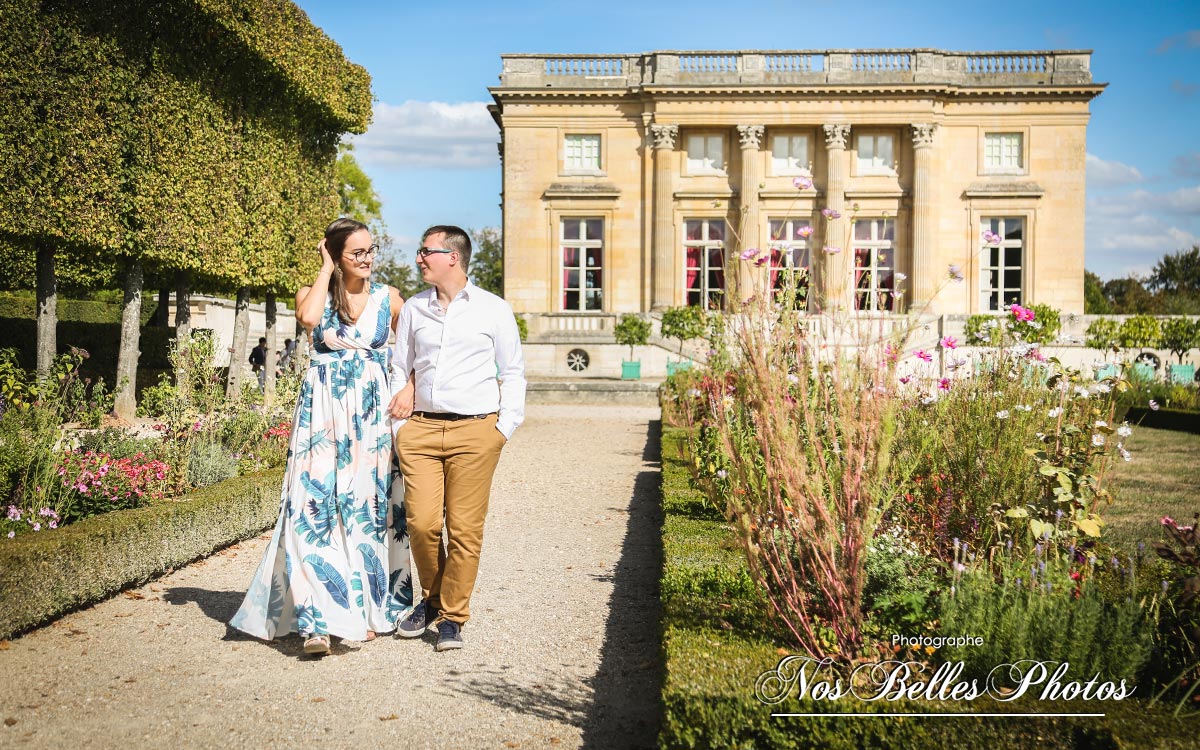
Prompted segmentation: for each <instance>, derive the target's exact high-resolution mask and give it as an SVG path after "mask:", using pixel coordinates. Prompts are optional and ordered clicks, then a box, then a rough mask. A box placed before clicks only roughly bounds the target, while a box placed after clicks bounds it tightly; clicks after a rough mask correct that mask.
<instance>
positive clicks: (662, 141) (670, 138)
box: [650, 125, 679, 149]
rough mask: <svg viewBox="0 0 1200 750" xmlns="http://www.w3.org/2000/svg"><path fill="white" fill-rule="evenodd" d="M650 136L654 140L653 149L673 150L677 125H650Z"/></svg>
mask: <svg viewBox="0 0 1200 750" xmlns="http://www.w3.org/2000/svg"><path fill="white" fill-rule="evenodd" d="M650 135H651V137H652V138H654V148H661V149H672V148H675V138H676V137H677V136H678V135H679V126H678V125H651V126H650Z"/></svg>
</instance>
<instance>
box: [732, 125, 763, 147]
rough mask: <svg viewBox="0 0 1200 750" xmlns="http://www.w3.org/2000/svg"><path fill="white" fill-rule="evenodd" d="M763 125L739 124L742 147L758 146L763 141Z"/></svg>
mask: <svg viewBox="0 0 1200 750" xmlns="http://www.w3.org/2000/svg"><path fill="white" fill-rule="evenodd" d="M764 129H765V128H764V127H763V126H762V125H738V126H737V132H738V138H740V139H742V148H758V147H759V144H761V143H762V137H763V130H764Z"/></svg>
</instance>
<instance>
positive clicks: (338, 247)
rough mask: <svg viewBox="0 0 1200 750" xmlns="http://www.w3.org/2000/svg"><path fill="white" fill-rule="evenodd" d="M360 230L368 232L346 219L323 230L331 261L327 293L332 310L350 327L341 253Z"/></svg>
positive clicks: (352, 220) (347, 295) (348, 298)
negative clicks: (349, 239) (331, 300)
mask: <svg viewBox="0 0 1200 750" xmlns="http://www.w3.org/2000/svg"><path fill="white" fill-rule="evenodd" d="M360 229H365V230H367V231H368V232H369V231H370V230H369V229H367V225H366V224H363V223H362V222H361V221H355V220H354V219H347V218H346V217H342V218H340V219H336V220H334V222H333V223H332V224H330V225H329V226H328V227H326V228H325V249H326V250H327V251H329V257H330V258H331V259H332V260H333V276H332V277H331V278H330V279H329V293H330V295H332V296H333V309H334V310H337V314H338V318H339V319H341V321H342V322H343V323H345V324H346V325H351V324H353V322H354V321H352V320H350V295H349V294H347V292H346V281H345V279H343V278H342V253H343V252H345V250H346V240H347V239H348V238H349V237H350V235H352V234H354V233H355V232H357V231H359V230H360Z"/></svg>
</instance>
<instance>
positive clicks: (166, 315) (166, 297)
mask: <svg viewBox="0 0 1200 750" xmlns="http://www.w3.org/2000/svg"><path fill="white" fill-rule="evenodd" d="M150 325H152V326H154V327H155V328H166V327H168V326H169V325H171V290H170V289H168V288H167V287H165V286H164V287H163V288H162V289H159V290H158V307H157V308H156V309H155V310H154V321H153V322H152V323H151V324H150Z"/></svg>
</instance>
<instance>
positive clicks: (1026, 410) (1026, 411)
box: [1017, 404, 1033, 414]
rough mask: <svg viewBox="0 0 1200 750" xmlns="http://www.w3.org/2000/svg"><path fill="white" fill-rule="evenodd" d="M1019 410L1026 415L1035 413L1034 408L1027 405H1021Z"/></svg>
mask: <svg viewBox="0 0 1200 750" xmlns="http://www.w3.org/2000/svg"><path fill="white" fill-rule="evenodd" d="M1017 408H1018V409H1020V410H1021V411H1023V412H1025V413H1026V414H1028V413H1029V412H1031V411H1033V407H1032V406H1026V405H1025V404H1020V405H1018V406H1017Z"/></svg>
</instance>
